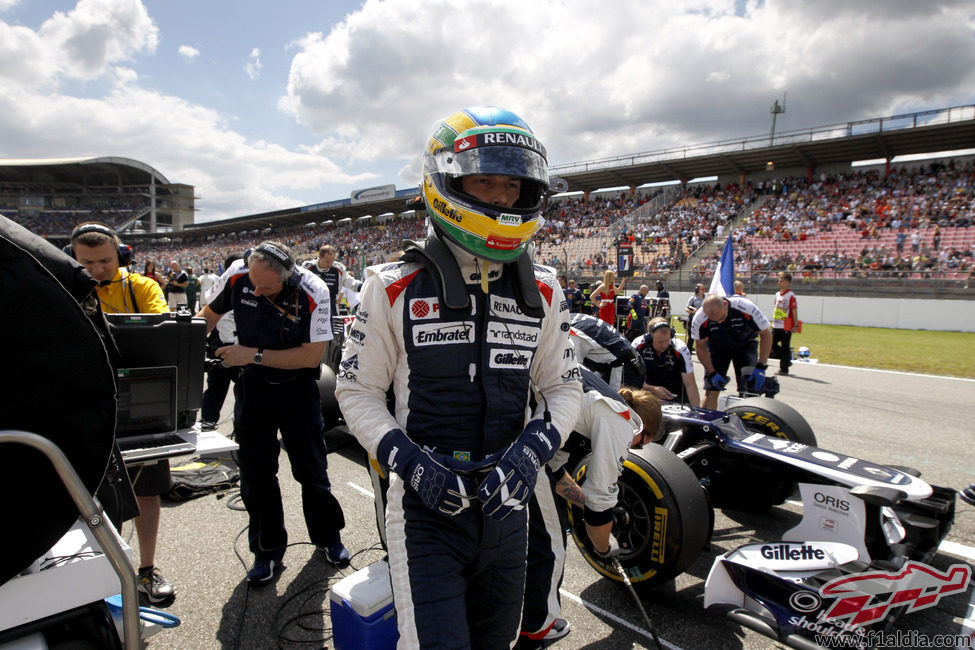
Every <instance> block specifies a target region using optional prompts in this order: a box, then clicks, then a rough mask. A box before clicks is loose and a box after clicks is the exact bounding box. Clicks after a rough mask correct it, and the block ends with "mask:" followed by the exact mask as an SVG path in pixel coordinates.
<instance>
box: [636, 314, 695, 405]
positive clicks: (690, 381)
mask: <svg viewBox="0 0 975 650" xmlns="http://www.w3.org/2000/svg"><path fill="white" fill-rule="evenodd" d="M649 328H650V331H649V332H648V333H646V334H644V335H643V336H640V337H637V338H635V339H633V347H634V348H635V349H636V351H637V352H638V353H639V355H640V357H641V358H642V359H643V365H644V368H645V372H644V373H643V374H642V375H639V374H637V373H634V372H633V371H632V369H630V368H629V367H625V368H624V371H623V384H624V385H626V386H633V387H634V388H642V389H644V390H648V391H650V392H651V393H653V394H654V395H655V396H656V397H657V399H662V400H668V401H674V402H679V403H681V404H690V405H691V406H693V407H695V408H696V407H699V406H701V394H700V393H699V392H698V390H697V383H696V382H695V381H694V363H693V362H692V360H691V351H690V350H689V349H688V347H687V346H686V345H685V344H684V342H683V341H681V340H680V339H679V338H677V335H676V333H675V332H674V328H672V327H671V326H670V323H668V322H667V319H666V318H662V317H660V316H657V317H655V318H652V319H651V320H650V323H649Z"/></svg>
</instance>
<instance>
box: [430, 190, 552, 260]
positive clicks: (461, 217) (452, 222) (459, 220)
mask: <svg viewBox="0 0 975 650" xmlns="http://www.w3.org/2000/svg"><path fill="white" fill-rule="evenodd" d="M423 193H424V198H425V201H426V207H427V212H428V213H429V215H430V218H431V219H434V220H436V222H437V223H439V224H440V225H441V226H442V227H443V228H444V229H445V230H446V231H447V232H448V234H450V236H451V237H453V238H454V239H456V240H457V243H458V244H460V245H461V246H463V247H465V248H467V249H468V250H481V249H485V248H487V249H489V250H490V252H491V256H492V259H495V260H497V261H502V262H507V261H511V260H513V259H515V258H516V257H518V256H519V255H520V254H521V253H522V251H523V250H524V249H525V245H526V244H527V243H528V241H529V240H530V239H531V238H532V236H533V235H534V234H535V233H536V232H537V231H538V228H539V227H540V226H541V224H542V222H541V220H540V219H531V220H529V221H525V222H522V221H521V218H520V217H517V216H515V215H512V217H513V218H512V219H511V223H510V224H504V223H502V222H500V221H495V220H494V219H492V218H490V217H488V216H485V215H483V214H481V213H479V212H475V211H473V210H468V209H466V208H464V207H463V206H461V205H458V204H457V203H456V202H454V201H450V200H449V199H448V198H446V197H444V196H443V195H442V194H441V193H440V191H439V190H438V189H437V186H436V185H435V184H434V183H433V182H432V181H431V179H430V178H429V177H427V178H425V179H424V192H423Z"/></svg>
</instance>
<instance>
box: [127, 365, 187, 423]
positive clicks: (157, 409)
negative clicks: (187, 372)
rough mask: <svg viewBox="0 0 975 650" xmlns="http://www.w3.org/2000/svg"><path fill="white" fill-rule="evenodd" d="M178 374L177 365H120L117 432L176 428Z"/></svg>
mask: <svg viewBox="0 0 975 650" xmlns="http://www.w3.org/2000/svg"><path fill="white" fill-rule="evenodd" d="M176 377H177V368H176V366H158V367H154V368H120V369H119V371H118V422H117V423H116V425H115V435H116V436H117V437H119V438H125V437H128V436H136V435H142V434H147V433H172V432H174V431H176V421H177V418H176V402H177V399H176V393H177V391H176V385H177V379H176Z"/></svg>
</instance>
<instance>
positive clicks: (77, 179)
mask: <svg viewBox="0 0 975 650" xmlns="http://www.w3.org/2000/svg"><path fill="white" fill-rule="evenodd" d="M147 174H148V175H149V177H150V178H153V179H155V182H156V183H159V184H163V185H169V184H170V182H169V180H168V179H167V178H166V177H165V176H163V175H162V174H161V173H160V172H159V171H158V170H156V169H154V168H153V167H152V166H151V165H147V164H146V163H144V162H140V161H138V160H133V159H131V158H120V157H116V156H100V157H97V158H37V159H33V158H32V159H25V158H10V159H3V158H0V182H8V183H59V184H61V183H76V184H78V185H84V184H85V179H86V178H91V177H93V176H99V177H101V176H104V177H108V176H111V177H114V178H115V179H117V181H118V184H120V185H141V184H146V181H147V179H146V175H147Z"/></svg>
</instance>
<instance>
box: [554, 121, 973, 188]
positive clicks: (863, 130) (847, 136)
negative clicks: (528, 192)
mask: <svg viewBox="0 0 975 650" xmlns="http://www.w3.org/2000/svg"><path fill="white" fill-rule="evenodd" d="M970 148H975V106H971V105H969V106H956V107H952V108H945V109H939V110H934V111H925V112H919V113H908V114H905V115H895V116H891V117H882V118H874V119H869V120H861V121H858V122H846V123H843V124H832V125H828V126H820V127H813V128H807V129H799V130H795V131H787V132H783V133H780V134H775V135H774V139H773V136H772V135H771V134H770V135H768V136H752V137H749V138H745V139H739V140H728V141H721V142H712V143H708V144H702V145H696V146H692V147H684V148H672V149H666V150H661V151H655V152H649V153H640V154H632V155H627V156H617V157H614V158H606V159H602V160H592V161H588V162H581V163H572V164H566V165H554V166H552V167H551V169H550V171H551V173H552V174H554V175H557V176H560V177H562V178H564V179H565V180H566V181H567V182H568V184H569V187H568V190H567V191H570V192H573V191H591V190H596V189H600V188H608V187H619V186H640V185H643V184H646V183H657V182H667V181H682V182H687V181H690V180H692V179H695V178H702V177H707V176H721V175H726V174H734V175H740V174H745V175H747V174H752V173H756V172H760V171H765V170H766V169H767V165H768V163H770V162H771V163H774V167H775V168H776V169H796V168H799V169H808V168H815V167H817V166H819V165H828V164H836V163H850V162H854V161H857V160H873V159H887V160H889V159H891V158H894V157H895V156H903V155H908V154H919V153H933V152H938V151H953V150H960V149H970Z"/></svg>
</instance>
